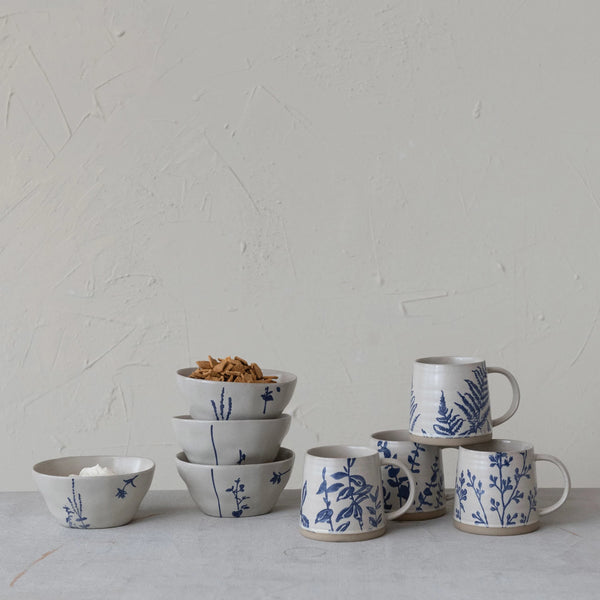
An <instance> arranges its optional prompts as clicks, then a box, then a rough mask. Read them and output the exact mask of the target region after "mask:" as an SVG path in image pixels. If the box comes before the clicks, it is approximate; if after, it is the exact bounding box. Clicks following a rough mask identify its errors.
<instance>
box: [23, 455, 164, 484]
mask: <svg viewBox="0 0 600 600" xmlns="http://www.w3.org/2000/svg"><path fill="white" fill-rule="evenodd" d="M94 465H100V466H102V467H108V468H109V469H111V471H114V473H115V475H119V476H120V475H129V474H132V473H142V472H144V471H149V470H151V469H153V468H154V462H153V461H152V460H150V459H149V458H142V457H137V456H64V457H61V458H53V459H50V460H44V461H42V462H39V463H37V464H36V465H34V466H33V470H34V471H35V472H36V473H40V474H41V475H48V476H51V477H69V476H70V475H76V476H79V475H78V474H79V472H80V471H81V469H83V468H84V467H93V466H94ZM104 477H105V476H104ZM104 477H102V476H101V477H99V478H96V479H102V478H104ZM86 479H89V477H86Z"/></svg>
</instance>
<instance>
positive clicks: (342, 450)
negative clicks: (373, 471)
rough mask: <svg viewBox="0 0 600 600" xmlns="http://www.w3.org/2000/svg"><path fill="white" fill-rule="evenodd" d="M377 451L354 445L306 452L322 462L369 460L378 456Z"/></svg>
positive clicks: (335, 445)
mask: <svg viewBox="0 0 600 600" xmlns="http://www.w3.org/2000/svg"><path fill="white" fill-rule="evenodd" d="M378 454H379V453H378V452H377V450H374V449H373V448H369V447H367V446H357V445H353V444H330V445H326V446H315V447H313V448H309V449H308V450H307V451H306V456H310V457H312V458H317V459H321V460H346V459H348V458H367V457H371V456H378Z"/></svg>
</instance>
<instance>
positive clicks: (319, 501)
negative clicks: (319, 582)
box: [300, 446, 415, 541]
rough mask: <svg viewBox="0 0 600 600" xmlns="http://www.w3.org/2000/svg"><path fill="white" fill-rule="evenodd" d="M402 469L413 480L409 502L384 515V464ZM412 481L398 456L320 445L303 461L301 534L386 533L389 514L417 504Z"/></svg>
mask: <svg viewBox="0 0 600 600" xmlns="http://www.w3.org/2000/svg"><path fill="white" fill-rule="evenodd" d="M382 464H389V465H392V466H394V467H395V468H398V469H400V470H402V471H403V472H404V474H405V475H406V477H407V478H408V481H409V487H410V491H409V495H408V498H407V505H406V506H403V507H402V508H399V509H398V510H396V511H394V512H392V513H389V514H387V515H386V514H384V508H383V502H384V500H383V489H382V482H381V465H382ZM414 489H415V486H414V480H413V478H412V474H411V473H410V469H408V467H407V466H406V465H404V464H403V463H401V462H400V461H398V460H395V459H391V458H383V457H381V456H380V455H379V453H378V452H377V451H376V450H374V449H372V448H364V447H362V446H321V447H318V448H312V449H311V450H308V451H307V453H306V455H305V459H304V482H303V485H302V490H301V500H300V502H301V506H300V532H301V533H302V534H303V535H304V536H306V537H310V538H313V539H317V540H326V541H358V540H363V539H370V538H374V537H377V536H379V535H382V534H383V533H384V532H385V521H386V517H387V518H396V517H398V516H400V515H401V514H403V513H404V512H406V511H407V510H408V508H409V506H410V505H411V504H412V502H413V497H414Z"/></svg>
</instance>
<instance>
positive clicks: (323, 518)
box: [315, 467, 350, 531]
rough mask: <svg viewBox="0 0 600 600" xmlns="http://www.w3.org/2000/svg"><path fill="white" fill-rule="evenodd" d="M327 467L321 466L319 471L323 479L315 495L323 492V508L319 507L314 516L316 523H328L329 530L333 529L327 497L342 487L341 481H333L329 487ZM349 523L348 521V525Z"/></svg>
mask: <svg viewBox="0 0 600 600" xmlns="http://www.w3.org/2000/svg"><path fill="white" fill-rule="evenodd" d="M326 473H327V467H323V470H322V471H321V478H322V479H323V481H322V482H321V485H320V486H319V489H318V490H317V496H318V495H320V494H323V502H324V503H325V508H323V509H321V510H320V511H319V512H318V513H317V516H316V518H315V524H316V523H329V531H333V521H332V520H331V519H332V517H333V509H332V508H331V500H330V499H329V494H331V493H333V492H336V491H337V490H339V489H340V488H341V487H343V485H344V484H343V483H333V484H332V485H330V486H329V487H328V486H327V477H326ZM349 524H350V523H348V525H349Z"/></svg>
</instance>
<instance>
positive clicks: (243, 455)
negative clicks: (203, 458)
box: [217, 450, 246, 465]
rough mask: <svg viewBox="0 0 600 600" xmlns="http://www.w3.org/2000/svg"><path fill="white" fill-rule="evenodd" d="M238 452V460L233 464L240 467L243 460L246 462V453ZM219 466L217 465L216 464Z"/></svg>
mask: <svg viewBox="0 0 600 600" xmlns="http://www.w3.org/2000/svg"><path fill="white" fill-rule="evenodd" d="M238 452H239V453H240V455H239V458H238V460H237V462H236V463H235V464H236V465H241V464H242V463H243V462H244V461H245V460H246V453H245V452H242V451H241V450H238ZM217 464H219V463H217Z"/></svg>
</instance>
